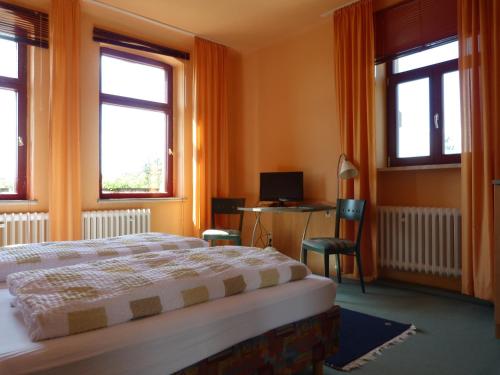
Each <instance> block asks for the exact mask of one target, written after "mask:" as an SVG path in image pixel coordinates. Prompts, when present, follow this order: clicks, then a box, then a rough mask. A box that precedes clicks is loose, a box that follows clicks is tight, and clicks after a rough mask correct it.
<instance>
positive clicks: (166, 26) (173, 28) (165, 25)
mask: <svg viewBox="0 0 500 375" xmlns="http://www.w3.org/2000/svg"><path fill="white" fill-rule="evenodd" d="M83 2H84V3H88V4H93V5H97V6H99V7H101V8H105V9H109V10H112V11H114V12H117V13H121V14H125V15H127V16H131V17H134V18H136V19H139V20H141V21H145V22H148V23H151V24H153V25H156V26H160V27H163V28H164V29H168V30H171V31H175V32H178V33H180V34H184V35H189V36H197V35H196V34H195V33H193V32H191V31H188V30H184V29H181V28H180V27H177V26H173V25H169V24H168V23H163V22H160V21H157V20H155V19H153V18H149V17H145V16H141V15H140V14H137V13H134V12H130V11H128V10H125V9H122V8H118V7H115V6H113V5H109V4H106V3H103V2H101V1H99V0H83Z"/></svg>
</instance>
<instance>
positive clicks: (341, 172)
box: [337, 153, 358, 199]
mask: <svg viewBox="0 0 500 375" xmlns="http://www.w3.org/2000/svg"><path fill="white" fill-rule="evenodd" d="M357 175H358V169H357V168H356V167H355V166H354V165H353V164H352V163H351V162H350V161H349V160H347V155H346V154H344V153H341V154H340V156H339V161H338V163H337V199H339V195H340V179H341V178H342V179H344V180H348V179H350V178H354V177H356V176H357Z"/></svg>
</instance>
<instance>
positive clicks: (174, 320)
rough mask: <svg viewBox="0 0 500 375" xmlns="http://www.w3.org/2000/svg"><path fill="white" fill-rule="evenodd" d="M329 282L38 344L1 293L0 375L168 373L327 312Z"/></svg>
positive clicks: (318, 280)
mask: <svg viewBox="0 0 500 375" xmlns="http://www.w3.org/2000/svg"><path fill="white" fill-rule="evenodd" d="M335 292H336V290H335V284H334V283H333V282H332V281H331V280H329V279H325V278H323V277H319V276H314V275H311V276H308V277H307V278H305V279H303V280H300V281H295V282H291V283H287V284H283V285H280V286H276V287H271V288H266V289H260V290H257V291H253V292H249V293H244V294H239V295H235V296H231V297H227V298H222V299H219V300H215V301H210V302H206V303H202V304H199V305H194V306H190V307H187V308H184V309H179V310H175V311H171V312H168V313H164V314H160V315H157V316H154V317H149V318H145V319H140V320H136V321H132V322H129V323H125V324H119V325H116V326H112V327H109V328H104V329H100V330H96V331H91V332H86V333H82V334H78V335H73V336H67V337H62V338H57V339H51V340H46V341H40V342H32V341H31V340H30V339H29V336H28V333H27V330H26V328H25V327H24V324H23V320H22V317H21V315H20V313H19V312H18V311H17V309H15V308H12V307H10V302H11V300H12V297H11V296H10V294H9V293H8V291H7V290H5V289H2V290H0V332H2V335H1V336H0V374H2V375H3V374H21V373H30V372H35V371H36V372H37V373H42V374H54V375H57V374H68V373H72V374H96V373H99V374H138V373H143V374H148V375H149V374H151V375H154V374H166V373H167V374H168V373H172V372H175V371H177V370H180V369H182V368H185V367H187V366H189V365H191V364H193V363H196V362H198V361H199V360H201V359H203V358H206V357H209V356H211V355H213V354H216V353H218V352H220V351H222V350H224V349H226V348H228V347H230V346H232V345H234V344H236V343H238V342H241V341H244V340H246V339H248V338H251V337H254V336H258V335H260V334H262V333H264V332H266V331H268V330H270V329H273V328H276V327H279V326H282V325H284V324H288V323H291V322H294V321H297V320H300V319H303V318H306V317H309V316H312V315H315V314H319V313H321V312H324V311H326V310H328V309H329V308H331V307H332V306H333V304H334V300H335Z"/></svg>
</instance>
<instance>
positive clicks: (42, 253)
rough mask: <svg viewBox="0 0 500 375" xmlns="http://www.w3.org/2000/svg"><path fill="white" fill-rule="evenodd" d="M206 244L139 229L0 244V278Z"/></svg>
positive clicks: (190, 238) (188, 238)
mask: <svg viewBox="0 0 500 375" xmlns="http://www.w3.org/2000/svg"><path fill="white" fill-rule="evenodd" d="M204 246H208V242H206V241H204V240H202V239H199V238H194V237H183V236H176V235H173V234H164V233H141V234H129V235H126V236H119V237H112V238H104V239H98V240H83V241H61V242H43V243H33V244H27V245H14V246H6V247H3V248H0V282H2V281H5V279H6V278H7V275H8V274H10V273H14V272H20V271H27V270H36V269H47V268H54V267H61V266H69V265H72V264H77V263H83V262H91V261H94V260H99V259H106V258H114V257H117V256H123V255H130V254H140V253H146V252H151V251H159V250H171V249H192V248H196V247H204Z"/></svg>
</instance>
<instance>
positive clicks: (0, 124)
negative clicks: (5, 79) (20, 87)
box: [0, 89, 17, 194]
mask: <svg viewBox="0 0 500 375" xmlns="http://www.w3.org/2000/svg"><path fill="white" fill-rule="evenodd" d="M0 114H1V115H0V160H1V163H0V194H15V193H16V180H17V93H16V92H15V91H13V90H6V89H0Z"/></svg>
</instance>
